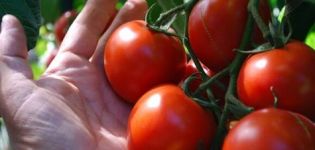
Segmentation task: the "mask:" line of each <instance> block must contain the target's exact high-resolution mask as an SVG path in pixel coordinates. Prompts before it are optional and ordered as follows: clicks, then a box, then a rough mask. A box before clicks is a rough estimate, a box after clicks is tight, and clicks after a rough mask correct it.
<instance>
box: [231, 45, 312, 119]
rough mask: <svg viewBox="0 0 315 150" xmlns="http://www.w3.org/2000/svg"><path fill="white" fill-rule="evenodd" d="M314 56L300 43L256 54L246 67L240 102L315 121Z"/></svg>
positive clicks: (241, 78) (241, 75)
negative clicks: (275, 107) (276, 108)
mask: <svg viewBox="0 0 315 150" xmlns="http://www.w3.org/2000/svg"><path fill="white" fill-rule="evenodd" d="M314 66H315V52H314V51H313V50H312V49H311V48H310V47H308V46H307V45H305V44H304V43H302V42H299V41H291V42H289V43H288V44H287V45H285V46H284V47H283V48H280V49H274V50H270V51H267V52H263V53H258V54H254V55H252V56H251V57H249V58H248V59H247V60H246V61H245V62H244V64H243V66H242V68H241V70H240V73H239V77H238V81H237V93H238V96H239V98H240V100H241V101H243V102H244V103H245V104H246V105H248V106H253V107H254V108H256V109H261V108H265V107H270V106H273V104H274V97H273V95H272V92H271V90H270V88H271V87H273V91H274V93H275V94H276V96H277V98H278V108H283V109H287V110H291V111H294V112H298V113H301V114H303V115H305V116H306V117H308V118H310V119H311V120H313V121H314V120H315V111H314V108H315V99H314V95H315V69H313V67H314Z"/></svg>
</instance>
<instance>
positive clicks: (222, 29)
mask: <svg viewBox="0 0 315 150" xmlns="http://www.w3.org/2000/svg"><path fill="white" fill-rule="evenodd" d="M247 4H248V0H228V1H224V0H200V1H199V2H198V3H197V4H196V5H195V6H194V8H193V9H192V11H191V14H190V16H189V22H188V36H189V41H190V44H191V47H192V49H193V50H194V52H195V54H196V56H197V57H198V58H199V59H200V61H201V62H202V63H203V64H205V65H206V66H207V67H209V68H210V69H211V70H212V71H215V72H218V71H220V70H222V69H223V68H225V67H227V66H228V65H229V64H230V63H231V62H232V60H233V59H234V57H235V51H234V49H236V48H239V46H240V43H241V39H242V36H243V33H244V31H245V26H246V21H247V16H248V11H247ZM269 10H270V8H269V5H268V2H267V1H266V0H262V1H261V2H260V6H259V12H260V14H261V16H262V18H263V20H265V21H266V22H267V20H268V19H270V11H269ZM253 40H254V42H255V43H262V41H263V38H262V35H261V33H260V31H259V30H258V28H257V27H255V28H254V32H253Z"/></svg>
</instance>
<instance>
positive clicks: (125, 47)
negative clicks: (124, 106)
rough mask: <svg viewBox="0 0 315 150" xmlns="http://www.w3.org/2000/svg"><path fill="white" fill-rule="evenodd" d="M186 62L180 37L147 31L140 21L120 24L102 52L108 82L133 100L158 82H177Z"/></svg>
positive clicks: (126, 98)
mask: <svg viewBox="0 0 315 150" xmlns="http://www.w3.org/2000/svg"><path fill="white" fill-rule="evenodd" d="M186 61H187V60H186V54H185V51H184V48H183V46H182V44H181V43H180V41H179V40H177V39H176V38H174V37H171V36H167V35H165V34H163V33H158V32H154V31H151V30H149V29H148V28H147V27H146V23H145V22H144V21H140V20H138V21H131V22H128V23H126V24H124V25H122V26H120V27H119V28H118V29H117V30H116V31H115V32H114V33H113V34H112V35H111V37H110V38H109V40H108V42H107V44H106V47H105V53H104V64H105V71H106V74H107V76H108V80H109V82H110V84H111V85H112V87H113V89H114V90H115V91H116V92H117V93H118V95H120V96H121V97H122V98H124V99H125V100H127V101H129V102H132V103H133V102H136V101H137V100H138V99H139V98H140V96H141V95H143V94H144V93H145V92H147V91H148V90H150V89H151V88H153V87H155V86H157V85H159V84H163V83H174V84H178V82H179V81H180V80H181V79H182V76H183V74H184V72H185V64H186Z"/></svg>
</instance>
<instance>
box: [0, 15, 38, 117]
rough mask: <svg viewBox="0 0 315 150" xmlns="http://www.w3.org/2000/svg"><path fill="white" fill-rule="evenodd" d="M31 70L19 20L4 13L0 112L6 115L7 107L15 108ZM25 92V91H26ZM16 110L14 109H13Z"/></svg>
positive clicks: (0, 67)
mask: <svg viewBox="0 0 315 150" xmlns="http://www.w3.org/2000/svg"><path fill="white" fill-rule="evenodd" d="M32 78H33V76H32V71H31V69H30V67H29V66H28V65H27V47H26V37H25V34H24V30H23V27H22V25H21V24H20V22H19V21H18V20H17V18H15V17H14V16H12V15H5V16H4V17H3V18H2V22H1V33H0V114H2V116H4V117H6V114H7V113H8V109H9V108H8V107H10V109H11V108H17V106H19V105H17V104H20V103H21V101H22V98H23V97H19V96H15V97H14V96H13V93H14V94H16V95H18V93H23V92H24V90H21V89H25V88H27V87H26V86H25V85H26V83H31V82H30V80H26V79H32ZM26 91H27V90H26ZM26 93H27V92H26ZM11 110H12V109H11ZM14 110H16V109H14Z"/></svg>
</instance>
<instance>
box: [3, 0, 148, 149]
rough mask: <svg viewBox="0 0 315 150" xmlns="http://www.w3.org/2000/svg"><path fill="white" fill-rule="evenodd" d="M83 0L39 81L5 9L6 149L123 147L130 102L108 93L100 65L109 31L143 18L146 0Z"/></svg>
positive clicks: (23, 40)
mask: <svg viewBox="0 0 315 150" xmlns="http://www.w3.org/2000/svg"><path fill="white" fill-rule="evenodd" d="M116 2H117V1H116V0H88V1H87V3H86V5H85V7H84V9H83V10H82V11H81V13H80V15H79V16H78V17H77V18H76V20H75V21H74V22H73V24H72V26H71V27H70V29H69V30H68V33H67V35H66V37H65V39H64V41H63V43H62V44H61V46H60V49H59V51H58V53H57V55H56V57H55V58H54V60H53V61H52V62H51V64H50V65H49V66H48V68H47V70H46V71H45V73H44V74H43V75H42V76H41V78H40V79H39V80H33V75H32V72H31V69H30V67H29V65H28V64H27V47H26V38H25V34H24V32H23V28H22V26H21V24H20V23H19V21H18V20H17V19H16V18H15V17H13V16H12V15H5V16H4V17H3V19H2V23H1V33H0V91H1V92H0V116H2V117H3V118H4V120H5V123H6V126H7V130H8V133H9V137H10V145H11V148H12V149H17V150H22V149H36V150H65V149H66V150H72V149H73V150H103V149H104V150H116V149H127V135H126V134H127V131H126V130H127V119H128V115H129V112H130V109H131V107H130V105H129V104H127V103H125V102H124V101H122V100H121V99H120V98H119V97H118V96H116V95H115V93H114V92H113V91H112V89H111V87H110V85H109V83H108V81H107V79H106V76H105V74H104V68H103V49H104V46H105V43H106V40H107V39H108V37H109V35H110V34H111V33H112V32H113V30H115V29H116V28H117V27H118V26H119V25H121V24H122V23H124V22H127V21H130V20H134V19H143V18H144V15H145V11H146V9H147V6H146V3H145V1H144V0H129V1H127V2H126V3H125V5H124V6H123V8H122V9H120V11H119V12H118V13H117V15H116V17H115V18H114V20H113V21H112V22H111V24H110V26H109V27H108V28H107V29H105V26H106V25H107V24H108V23H109V21H110V17H111V16H112V15H113V14H114V13H115V4H116Z"/></svg>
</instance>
